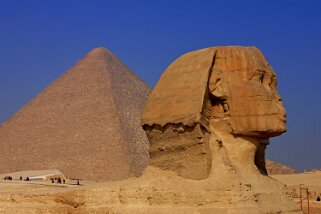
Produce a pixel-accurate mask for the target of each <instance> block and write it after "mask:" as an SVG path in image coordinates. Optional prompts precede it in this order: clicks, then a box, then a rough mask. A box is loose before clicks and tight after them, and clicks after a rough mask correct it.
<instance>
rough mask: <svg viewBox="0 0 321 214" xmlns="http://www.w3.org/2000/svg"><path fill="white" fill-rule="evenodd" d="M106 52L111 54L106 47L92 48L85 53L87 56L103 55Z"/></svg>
mask: <svg viewBox="0 0 321 214" xmlns="http://www.w3.org/2000/svg"><path fill="white" fill-rule="evenodd" d="M106 54H108V55H109V54H112V52H111V51H110V50H108V49H107V48H104V47H98V48H94V49H92V50H91V51H90V52H89V53H88V54H87V55H89V56H103V55H106Z"/></svg>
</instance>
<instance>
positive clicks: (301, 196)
mask: <svg viewBox="0 0 321 214" xmlns="http://www.w3.org/2000/svg"><path fill="white" fill-rule="evenodd" d="M300 204H301V210H302V192H301V187H300Z"/></svg>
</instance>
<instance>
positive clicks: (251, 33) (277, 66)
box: [0, 0, 321, 170]
mask: <svg viewBox="0 0 321 214" xmlns="http://www.w3.org/2000/svg"><path fill="white" fill-rule="evenodd" d="M217 45H254V46H257V47H258V48H260V49H261V50H262V52H263V53H264V55H265V56H266V58H267V59H268V61H269V62H270V64H271V65H272V66H273V68H274V70H275V71H276V73H277V75H278V78H279V91H280V94H281V96H282V98H283V100H284V105H285V107H286V109H287V116H288V132H287V133H286V134H284V135H282V136H280V137H278V138H273V139H272V143H271V145H270V146H269V148H268V158H270V159H272V160H275V161H279V162H281V163H284V164H287V165H290V166H292V167H294V168H296V169H298V170H303V169H311V168H321V113H320V109H321V90H320V89H321V1H319V0H310V1H308V0H305V1H303V0H302V1H298V0H297V1H296V0H274V1H273V0H266V1H263V0H252V1H246V0H242V1H241V0H239V1H237V0H235V1H232V0H216V1H215V0H208V1H205V0H204V1H202V0H198V1H197V0H195V1H192V0H168V1H166V0H161V1H156V0H155V1H153V0H146V1H139V0H132V1H122V0H115V1H108V0H105V1H103V0H101V1H95V0H87V1H81V0H55V1H49V0H38V1H36V0H28V1H25V0H19V1H18V0H0V74H1V78H0V123H1V122H4V121H5V120H7V119H9V118H10V117H11V116H12V115H13V114H14V113H15V112H17V111H18V110H19V109H20V108H21V107H22V106H23V105H25V104H26V103H27V102H28V101H29V100H31V99H32V98H33V97H34V96H35V95H36V94H37V93H39V92H40V91H41V90H42V89H44V88H45V87H46V86H47V85H48V84H50V82H52V81H53V80H54V79H56V78H57V77H59V76H60V75H61V74H62V73H63V72H64V71H66V70H67V69H68V68H70V67H71V66H72V65H73V64H74V63H75V62H76V61H77V60H79V59H80V58H82V57H83V56H84V55H85V54H86V53H87V52H88V51H90V50H91V49H92V48H95V47H100V46H104V47H107V48H108V49H110V50H111V51H112V52H113V53H114V54H115V55H117V56H118V57H119V58H120V59H122V61H123V62H125V63H126V64H127V65H128V66H129V67H130V68H131V69H132V70H133V71H134V72H135V73H136V74H137V75H138V76H140V77H141V78H142V79H143V80H144V81H146V82H147V84H149V85H150V86H151V87H153V86H154V85H155V83H156V82H157V80H158V78H159V76H160V75H161V73H162V72H163V70H164V69H165V68H166V67H167V66H168V64H169V63H170V62H172V61H173V60H174V59H175V58H177V57H178V56H180V55H182V54H183V53H185V52H188V51H190V50H194V49H200V48H205V47H210V46H217Z"/></svg>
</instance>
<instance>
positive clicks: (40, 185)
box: [0, 172, 321, 214]
mask: <svg viewBox="0 0 321 214" xmlns="http://www.w3.org/2000/svg"><path fill="white" fill-rule="evenodd" d="M272 177H273V178H274V179H277V180H279V181H281V182H282V183H284V184H286V185H287V186H288V187H289V188H292V189H293V190H294V191H295V192H294V194H293V197H294V198H295V200H296V201H297V203H298V206H299V207H300V198H299V189H300V187H303V188H308V189H309V193H310V194H309V212H308V203H307V200H306V199H305V200H304V202H303V204H302V207H303V213H304V214H306V213H309V214H321V203H320V202H317V201H316V196H317V195H320V193H321V172H314V173H301V174H292V175H273V176H272ZM129 182H130V181H129ZM110 184H111V183H110V182H100V183H97V182H91V181H82V182H81V185H80V186H77V185H75V181H68V182H67V183H66V184H52V183H51V182H50V181H29V182H27V181H3V180H1V181H0V194H5V193H13V194H15V193H26V192H28V193H48V192H50V193H54V192H62V191H70V190H78V189H79V190H80V189H88V188H89V189H90V188H95V187H97V186H100V187H104V186H109V185H110ZM302 195H303V197H305V198H306V193H305V192H303V191H302Z"/></svg>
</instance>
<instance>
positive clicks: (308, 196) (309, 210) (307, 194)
mask: <svg viewBox="0 0 321 214" xmlns="http://www.w3.org/2000/svg"><path fill="white" fill-rule="evenodd" d="M307 199H308V214H309V213H310V203H309V189H308V188H307Z"/></svg>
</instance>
